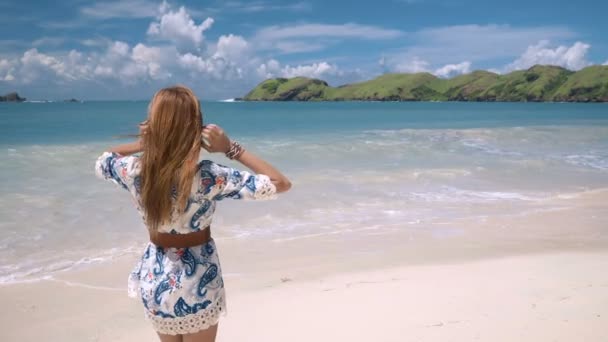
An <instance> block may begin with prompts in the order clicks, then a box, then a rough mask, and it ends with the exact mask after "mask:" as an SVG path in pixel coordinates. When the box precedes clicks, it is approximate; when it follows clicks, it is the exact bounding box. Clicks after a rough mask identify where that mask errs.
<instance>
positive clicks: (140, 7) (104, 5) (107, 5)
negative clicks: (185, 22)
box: [80, 0, 158, 19]
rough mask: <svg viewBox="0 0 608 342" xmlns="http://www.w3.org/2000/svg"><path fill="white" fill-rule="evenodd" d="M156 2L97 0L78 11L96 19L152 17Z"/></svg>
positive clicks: (155, 12)
mask: <svg viewBox="0 0 608 342" xmlns="http://www.w3.org/2000/svg"><path fill="white" fill-rule="evenodd" d="M156 9H157V3H155V2H151V1H146V0H120V1H111V2H97V3H95V4H93V5H91V6H85V7H83V8H81V9H80V12H81V13H82V14H84V15H85V16H87V17H91V18H98V19H110V18H153V17H155V16H156V15H157V14H158V12H157V10H156Z"/></svg>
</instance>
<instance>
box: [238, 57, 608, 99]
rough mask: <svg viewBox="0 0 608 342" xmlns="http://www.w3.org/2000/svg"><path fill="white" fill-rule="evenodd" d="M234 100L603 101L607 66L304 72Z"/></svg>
mask: <svg viewBox="0 0 608 342" xmlns="http://www.w3.org/2000/svg"><path fill="white" fill-rule="evenodd" d="M237 100H243V101H479V102H494V101H500V102H545V101H553V102H608V66H602V65H594V66H589V67H586V68H584V69H582V70H579V71H577V72H573V71H570V70H567V69H564V68H561V67H558V66H549V65H535V66H533V67H531V68H530V69H528V70H520V71H514V72H511V73H508V74H505V75H499V74H495V73H492V72H488V71H474V72H472V73H470V74H465V75H460V76H456V77H453V78H450V79H441V78H438V77H436V76H434V75H432V74H430V73H427V72H422V73H415V74H385V75H382V76H379V77H377V78H375V79H373V80H370V81H365V82H360V83H353V84H347V85H343V86H339V87H331V86H329V85H328V84H327V82H325V81H322V80H319V79H312V78H306V77H294V78H290V79H287V78H274V79H268V80H265V81H263V82H262V83H260V84H259V85H258V86H256V87H255V88H254V89H253V90H251V91H250V92H249V93H248V94H247V95H246V96H245V97H244V98H241V99H237Z"/></svg>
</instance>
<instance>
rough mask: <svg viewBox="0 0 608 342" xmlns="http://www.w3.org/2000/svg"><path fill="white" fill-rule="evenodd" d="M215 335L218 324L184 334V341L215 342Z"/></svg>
mask: <svg viewBox="0 0 608 342" xmlns="http://www.w3.org/2000/svg"><path fill="white" fill-rule="evenodd" d="M215 336H217V324H216V325H214V326H211V327H209V329H205V330H201V331H199V332H197V333H195V334H186V335H183V337H184V339H183V340H182V342H215ZM163 342H165V341H163Z"/></svg>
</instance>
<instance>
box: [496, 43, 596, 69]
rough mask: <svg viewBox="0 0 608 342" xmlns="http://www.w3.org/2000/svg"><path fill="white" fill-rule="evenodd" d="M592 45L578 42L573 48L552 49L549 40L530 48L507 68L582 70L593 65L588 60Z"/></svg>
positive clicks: (561, 46)
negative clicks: (537, 67) (540, 67)
mask: <svg viewBox="0 0 608 342" xmlns="http://www.w3.org/2000/svg"><path fill="white" fill-rule="evenodd" d="M589 48H591V45H589V44H586V43H583V42H576V43H574V44H573V45H572V46H564V45H560V46H557V47H555V48H551V43H550V42H549V41H548V40H541V41H540V42H538V43H537V44H535V45H531V46H529V47H528V48H527V49H526V51H525V52H524V53H523V54H522V55H521V56H520V57H519V58H517V59H516V60H515V61H513V62H512V63H510V64H509V65H507V66H506V67H505V70H506V71H512V70H521V69H527V68H530V67H531V66H533V65H535V64H550V65H557V66H561V67H564V68H566V69H570V70H580V69H582V68H584V67H586V66H588V65H590V64H591V63H590V62H589V61H588V60H587V52H588V51H589Z"/></svg>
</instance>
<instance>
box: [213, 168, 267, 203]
mask: <svg viewBox="0 0 608 342" xmlns="http://www.w3.org/2000/svg"><path fill="white" fill-rule="evenodd" d="M213 171H214V172H213V173H214V174H215V177H216V180H215V182H214V183H215V186H216V187H217V190H216V194H215V196H213V199H214V200H217V201H219V200H222V199H224V198H232V199H244V200H267V199H273V198H275V197H276V193H277V188H276V187H275V185H274V184H273V183H272V182H271V181H270V178H269V177H268V176H266V175H262V174H253V173H251V172H248V171H239V170H236V169H233V168H231V167H227V166H223V165H219V164H214V165H213Z"/></svg>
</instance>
